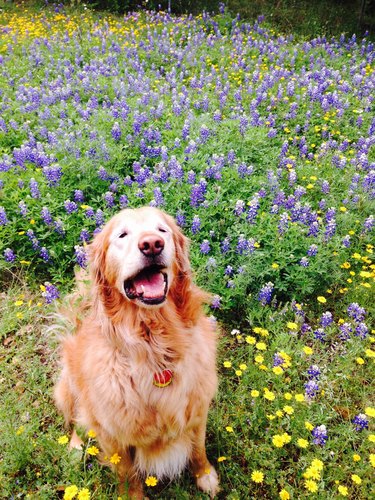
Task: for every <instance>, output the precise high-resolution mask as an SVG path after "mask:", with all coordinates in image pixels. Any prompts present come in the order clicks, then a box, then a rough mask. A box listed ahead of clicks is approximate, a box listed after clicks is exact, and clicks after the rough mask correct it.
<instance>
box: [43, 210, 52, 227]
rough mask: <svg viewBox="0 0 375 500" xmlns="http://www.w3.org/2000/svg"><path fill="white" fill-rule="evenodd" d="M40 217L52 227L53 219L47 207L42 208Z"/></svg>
mask: <svg viewBox="0 0 375 500" xmlns="http://www.w3.org/2000/svg"><path fill="white" fill-rule="evenodd" d="M40 215H41V217H42V219H43V221H44V223H45V224H47V226H52V224H53V218H52V215H51V212H50V211H49V210H48V208H47V207H43V208H42V210H41V212H40Z"/></svg>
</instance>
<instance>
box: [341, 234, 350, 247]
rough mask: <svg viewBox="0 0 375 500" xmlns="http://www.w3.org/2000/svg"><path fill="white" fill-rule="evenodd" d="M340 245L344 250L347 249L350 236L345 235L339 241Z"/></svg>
mask: <svg viewBox="0 0 375 500" xmlns="http://www.w3.org/2000/svg"><path fill="white" fill-rule="evenodd" d="M341 243H342V245H343V246H344V247H345V248H349V247H350V245H351V242H350V235H349V234H347V235H346V236H345V237H344V238H343V239H342V240H341Z"/></svg>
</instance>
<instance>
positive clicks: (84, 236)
mask: <svg viewBox="0 0 375 500" xmlns="http://www.w3.org/2000/svg"><path fill="white" fill-rule="evenodd" d="M79 239H80V240H81V241H84V242H85V243H87V242H88V241H89V240H90V232H89V231H88V230H87V229H82V231H81V233H80V235H79Z"/></svg>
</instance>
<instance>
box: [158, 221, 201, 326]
mask: <svg viewBox="0 0 375 500" xmlns="http://www.w3.org/2000/svg"><path fill="white" fill-rule="evenodd" d="M165 217H166V219H167V222H168V225H169V226H170V227H171V228H172V232H173V241H174V245H175V249H176V255H175V264H176V266H175V277H174V280H173V283H172V287H171V290H170V294H171V298H172V300H173V302H174V304H175V306H176V308H177V310H178V312H179V314H180V315H181V317H182V318H183V319H184V320H185V321H187V322H192V323H195V321H196V320H197V319H198V317H199V316H200V314H201V306H202V304H203V303H204V302H207V301H208V299H209V295H208V294H206V293H205V292H204V291H203V290H201V289H200V288H198V287H197V286H196V285H195V284H194V283H193V281H192V272H191V266H190V260H189V240H188V238H186V236H184V235H183V234H182V232H181V230H180V228H179V227H178V225H177V224H176V222H175V221H174V219H173V218H172V217H170V216H169V215H165Z"/></svg>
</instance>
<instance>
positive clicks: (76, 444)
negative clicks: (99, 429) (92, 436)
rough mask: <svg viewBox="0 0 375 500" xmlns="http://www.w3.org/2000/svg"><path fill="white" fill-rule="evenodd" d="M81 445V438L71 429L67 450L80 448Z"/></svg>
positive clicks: (81, 447)
mask: <svg viewBox="0 0 375 500" xmlns="http://www.w3.org/2000/svg"><path fill="white" fill-rule="evenodd" d="M83 445H84V443H83V441H82V439H81V438H80V437H79V436H78V434H77V432H76V431H75V430H73V432H72V437H71V438H70V443H69V450H82V449H83Z"/></svg>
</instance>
